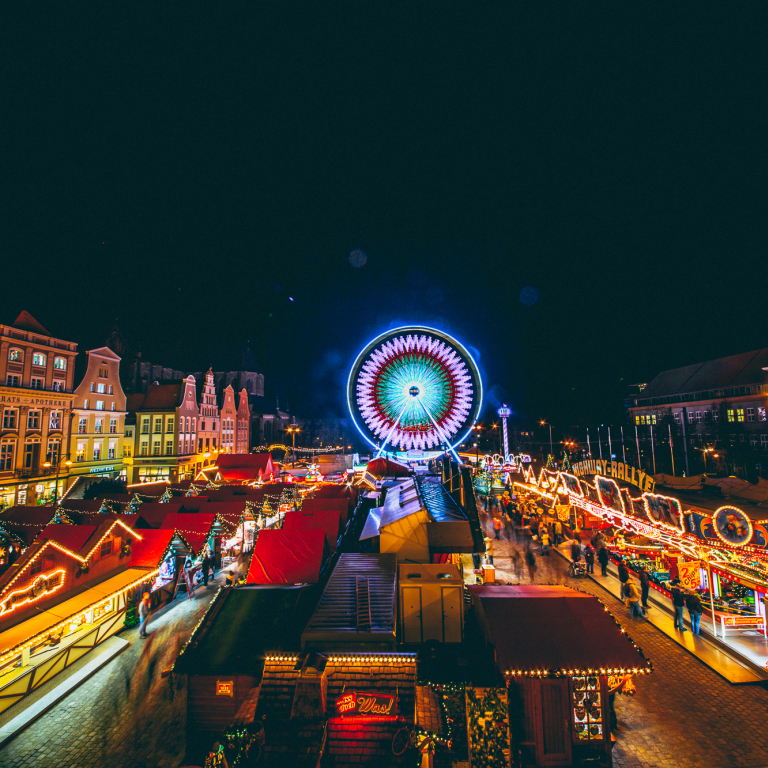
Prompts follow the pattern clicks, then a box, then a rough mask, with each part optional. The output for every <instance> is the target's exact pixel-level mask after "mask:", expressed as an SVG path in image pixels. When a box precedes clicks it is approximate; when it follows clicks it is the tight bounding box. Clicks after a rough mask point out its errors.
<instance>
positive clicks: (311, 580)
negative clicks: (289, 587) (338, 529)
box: [247, 529, 328, 584]
mask: <svg viewBox="0 0 768 768" xmlns="http://www.w3.org/2000/svg"><path fill="white" fill-rule="evenodd" d="M327 555H328V544H327V543H326V539H325V531H322V530H309V531H285V530H273V529H267V530H263V531H260V532H259V535H258V537H257V539H256V545H255V546H254V549H253V558H252V560H251V567H250V568H249V570H248V578H247V583H248V584H317V582H318V581H319V580H320V571H321V569H322V567H323V563H324V562H325V560H326V558H327Z"/></svg>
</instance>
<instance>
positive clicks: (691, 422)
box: [688, 411, 693, 424]
mask: <svg viewBox="0 0 768 768" xmlns="http://www.w3.org/2000/svg"><path fill="white" fill-rule="evenodd" d="M688 423H689V424H693V411H688Z"/></svg>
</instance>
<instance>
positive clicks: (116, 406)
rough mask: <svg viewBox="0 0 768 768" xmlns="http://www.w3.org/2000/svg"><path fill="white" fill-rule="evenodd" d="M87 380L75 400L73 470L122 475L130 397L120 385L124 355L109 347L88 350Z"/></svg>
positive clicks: (80, 473)
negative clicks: (127, 410) (127, 407)
mask: <svg viewBox="0 0 768 768" xmlns="http://www.w3.org/2000/svg"><path fill="white" fill-rule="evenodd" d="M86 355H87V356H88V358H87V366H86V371H85V375H84V377H83V380H82V381H81V382H80V384H78V386H77V388H76V389H75V397H74V400H73V402H72V415H73V418H72V425H73V428H72V435H71V436H70V448H69V452H68V453H69V456H70V457H71V458H70V461H71V462H72V464H71V466H70V467H69V474H70V475H72V476H75V477H93V476H96V477H119V476H120V475H121V474H125V473H124V471H123V442H124V433H125V414H126V410H125V405H126V397H125V393H124V392H123V388H122V386H121V385H120V358H119V357H118V356H117V355H116V354H115V353H114V352H113V351H112V350H111V349H109V348H107V347H100V348H99V349H92V350H90V351H88V352H86Z"/></svg>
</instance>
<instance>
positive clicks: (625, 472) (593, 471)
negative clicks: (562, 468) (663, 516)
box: [571, 459, 656, 493]
mask: <svg viewBox="0 0 768 768" xmlns="http://www.w3.org/2000/svg"><path fill="white" fill-rule="evenodd" d="M571 471H572V472H573V474H574V475H577V476H578V477H581V476H583V475H605V476H607V477H613V478H614V479H616V480H623V481H624V482H625V483H629V484H630V485H636V486H637V487H638V488H639V489H640V490H641V491H646V492H648V493H653V489H654V488H655V487H656V481H655V480H654V479H653V477H652V476H651V475H647V474H646V473H645V472H643V470H642V469H635V467H632V466H630V465H629V464H624V463H623V462H621V461H603V460H602V459H589V460H588V461H580V462H578V464H574V465H573V467H572V469H571Z"/></svg>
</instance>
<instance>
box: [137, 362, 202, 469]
mask: <svg viewBox="0 0 768 768" xmlns="http://www.w3.org/2000/svg"><path fill="white" fill-rule="evenodd" d="M195 389H196V388H195V378H194V376H187V378H186V379H184V381H181V382H177V383H174V384H159V383H157V382H155V383H153V384H150V385H149V387H147V392H146V394H142V393H135V394H132V395H129V396H128V411H129V413H130V414H131V415H132V418H131V421H132V422H133V425H132V426H133V429H134V432H135V436H134V441H133V457H132V458H131V460H130V461H128V460H127V459H126V460H125V464H126V465H129V466H130V469H129V472H128V482H129V483H145V482H153V481H158V480H184V479H191V478H193V477H194V474H195V463H196V461H197V459H198V457H196V456H195V442H196V430H197V427H198V424H199V422H200V417H199V413H198V406H197V398H196V391H195Z"/></svg>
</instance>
